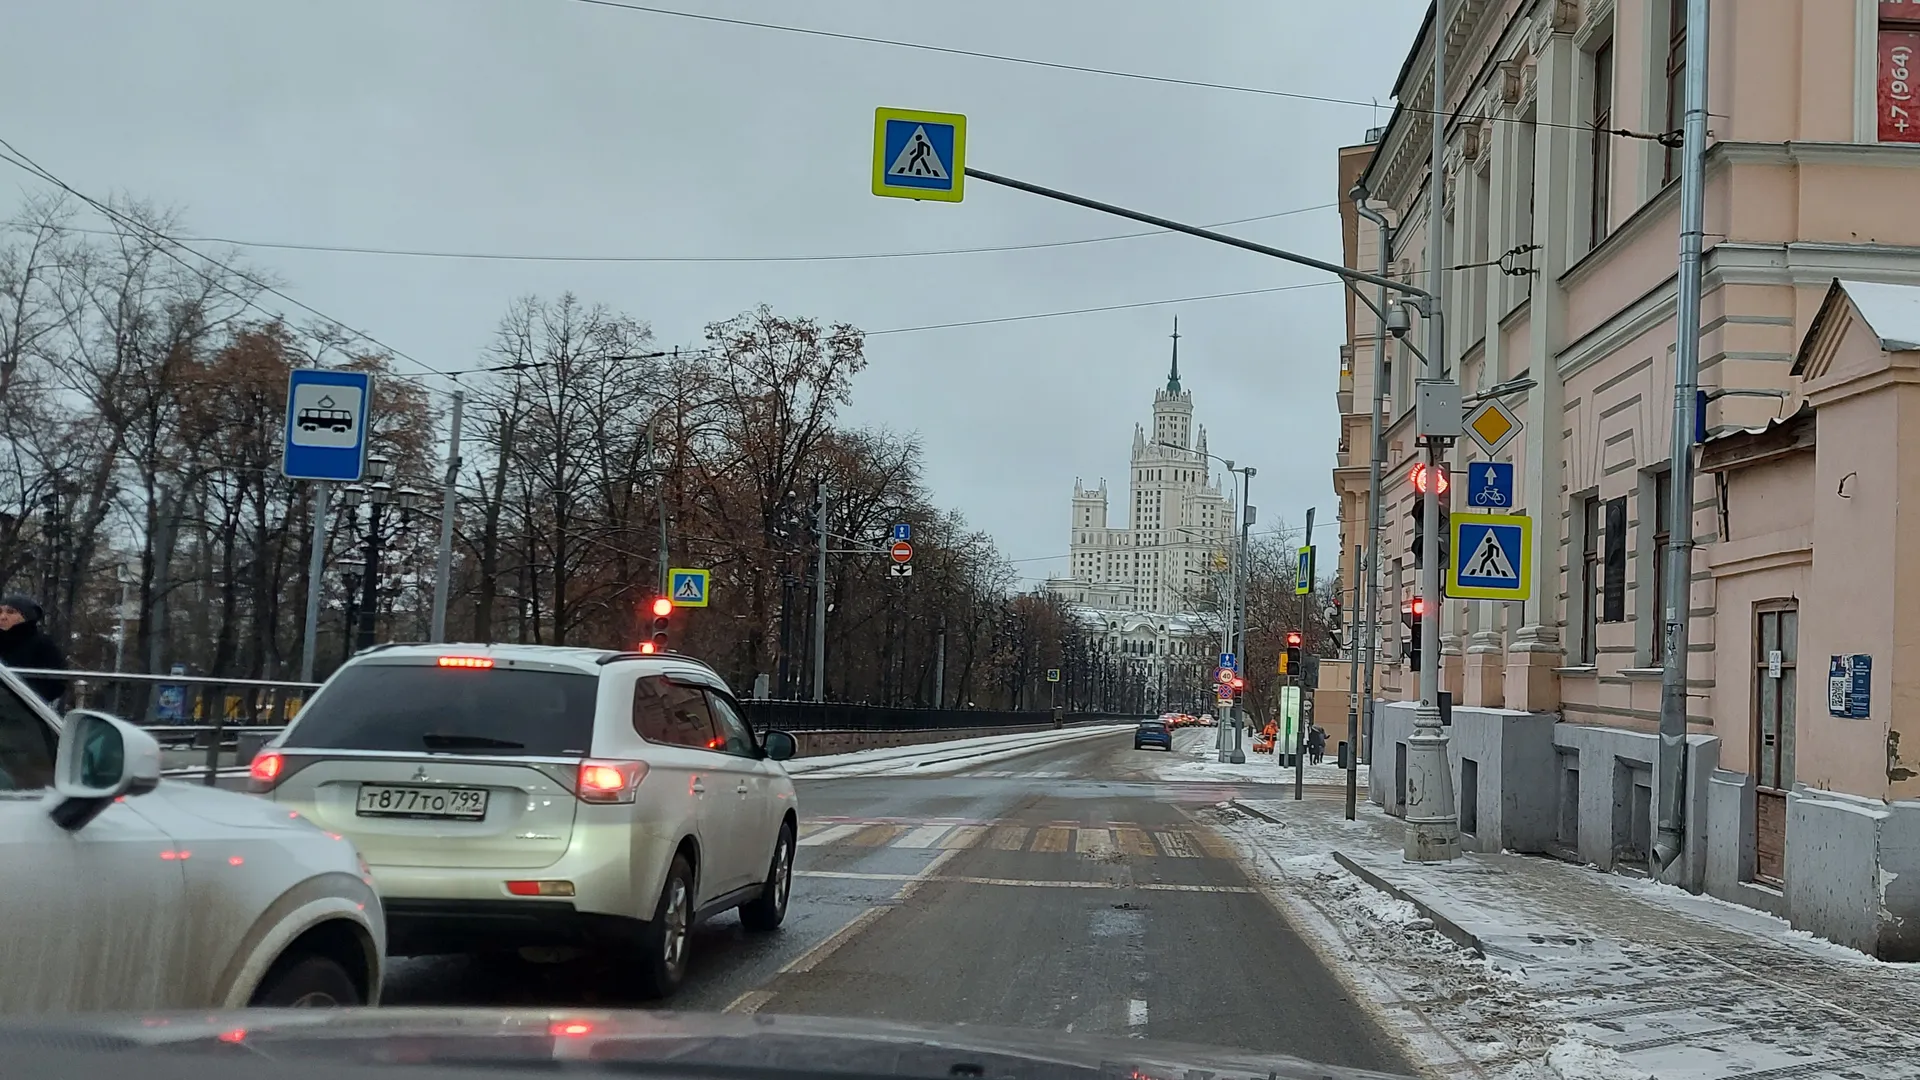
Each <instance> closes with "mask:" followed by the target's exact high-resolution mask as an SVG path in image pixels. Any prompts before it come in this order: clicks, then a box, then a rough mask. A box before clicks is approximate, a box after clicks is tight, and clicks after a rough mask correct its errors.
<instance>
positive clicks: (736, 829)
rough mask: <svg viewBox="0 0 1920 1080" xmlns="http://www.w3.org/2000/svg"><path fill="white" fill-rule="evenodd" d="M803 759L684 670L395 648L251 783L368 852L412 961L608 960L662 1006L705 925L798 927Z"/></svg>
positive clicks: (695, 670) (366, 663)
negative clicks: (524, 953) (482, 955)
mask: <svg viewBox="0 0 1920 1080" xmlns="http://www.w3.org/2000/svg"><path fill="white" fill-rule="evenodd" d="M794 749H795V747H794V740H793V737H792V736H791V735H788V734H787V733H785V732H781V731H771V732H768V733H767V738H766V742H765V744H764V745H763V744H762V743H761V742H759V741H758V740H756V739H755V738H754V734H753V731H752V729H751V728H750V727H749V726H748V725H747V724H746V723H745V722H744V721H743V720H742V719H741V717H740V709H739V705H738V703H737V702H736V701H735V700H734V698H733V696H732V694H731V693H730V692H729V691H728V689H727V685H726V683H725V682H724V681H723V680H722V679H721V678H720V676H719V675H717V674H715V673H714V672H713V670H712V669H711V668H709V667H707V666H706V665H704V664H702V663H700V662H699V661H697V660H692V659H689V658H686V657H681V656H674V655H657V656H656V655H642V654H639V653H623V652H610V651H606V650H601V649H576V648H560V647H554V646H536V645H392V646H385V647H381V648H376V649H372V650H369V651H367V652H363V653H360V654H359V655H357V656H355V657H354V658H353V659H352V660H351V661H349V662H348V663H347V664H346V666H344V667H342V668H341V669H340V670H339V671H338V672H336V673H335V674H334V676H333V677H332V678H331V679H329V680H327V683H326V685H324V686H322V687H321V688H320V690H319V691H317V692H316V693H315V694H314V696H313V699H312V700H311V701H309V702H307V704H306V706H305V707H304V708H303V709H301V711H300V714H299V716H297V717H296V718H295V719H294V721H293V723H292V724H291V725H290V726H289V727H288V728H287V730H286V731H285V732H283V733H282V734H281V736H280V737H279V738H278V739H275V740H274V741H273V742H272V743H271V744H269V745H268V746H267V747H266V748H265V749H263V750H262V751H261V752H260V754H259V755H258V756H257V757H255V758H254V761H253V766H252V770H251V772H252V777H251V783H252V787H253V790H255V791H256V792H260V793H262V794H265V795H266V796H267V797H268V798H271V799H273V800H275V801H276V802H279V803H281V804H283V805H286V806H288V807H290V808H292V809H296V810H298V811H300V812H301V813H302V814H304V815H306V816H307V817H309V818H311V819H313V820H314V821H315V822H317V823H319V824H320V825H322V826H324V827H325V828H328V829H332V830H335V831H337V832H339V833H341V834H343V835H345V836H346V837H348V838H349V839H351V840H352V841H353V842H354V844H355V845H356V846H357V847H358V848H359V849H360V852H361V853H362V854H363V855H364V856H365V857H366V859H367V861H368V862H369V863H370V864H371V865H372V867H373V877H374V884H375V887H376V888H378V889H379V891H380V894H381V897H382V899H383V900H384V902H385V906H386V913H387V927H388V937H389V950H390V951H391V952H392V953H394V954H395V955H401V956H406V955H420V954H430V953H447V952H479V951H493V950H510V949H517V948H524V947H530V946H531V947H538V946H560V947H566V946H612V947H617V948H623V949H628V950H631V953H632V956H633V959H634V960H635V964H634V971H635V973H636V976H637V981H638V984H639V985H638V987H637V989H638V990H639V991H640V992H641V993H644V994H648V995H651V996H664V995H666V994H668V993H671V992H672V991H673V989H674V988H675V987H676V986H678V985H679V983H680V981H681V979H682V978H683V977H684V976H685V974H686V970H687V941H688V930H689V929H690V928H691V926H692V925H693V923H694V922H695V921H697V920H699V919H702V918H705V917H707V916H710V915H713V914H717V913H719V912H723V911H727V910H730V909H734V908H738V909H739V911H740V920H741V922H742V923H744V924H745V925H746V927H747V929H749V930H757V931H766V930H772V929H774V928H776V927H778V926H779V925H780V923H781V920H783V919H784V918H785V917H786V912H787V896H788V892H789V889H790V886H791V884H792V873H793V850H794V838H795V836H797V835H798V830H799V815H798V807H797V805H796V803H795V800H794V792H793V783H792V781H791V780H789V779H788V778H787V773H786V770H785V769H784V768H783V767H782V766H781V765H780V764H779V763H780V761H782V760H785V759H786V758H789V757H791V756H793V753H794Z"/></svg>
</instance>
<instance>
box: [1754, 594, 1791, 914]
mask: <svg viewBox="0 0 1920 1080" xmlns="http://www.w3.org/2000/svg"><path fill="white" fill-rule="evenodd" d="M1799 625H1800V613H1799V610H1798V608H1797V606H1796V605H1794V604H1793V603H1791V602H1784V603H1770V604H1765V605H1762V606H1760V607H1759V608H1757V609H1756V610H1755V611H1754V674H1753V682H1754V686H1753V740H1752V742H1753V758H1754V760H1753V781H1754V807H1753V842H1754V850H1753V876H1754V878H1755V879H1757V880H1759V881H1764V882H1767V883H1768V884H1771V885H1774V886H1781V885H1784V884H1785V882H1786V862H1787V792H1789V791H1791V790H1792V789H1793V758H1794V697H1795V690H1796V688H1797V686H1798V682H1797V679H1798V672H1797V666H1798V665H1797V660H1798V657H1799V649H1798V646H1797V644H1796V640H1795V639H1796V638H1798V636H1799Z"/></svg>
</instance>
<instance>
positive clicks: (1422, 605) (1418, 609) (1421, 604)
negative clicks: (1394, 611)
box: [1413, 596, 1427, 616]
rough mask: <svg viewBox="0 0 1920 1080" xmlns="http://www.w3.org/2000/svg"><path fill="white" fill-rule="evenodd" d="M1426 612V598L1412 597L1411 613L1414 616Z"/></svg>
mask: <svg viewBox="0 0 1920 1080" xmlns="http://www.w3.org/2000/svg"><path fill="white" fill-rule="evenodd" d="M1426 613H1427V598H1426V597H1424V596H1416V597H1414V598H1413V614H1414V615H1415V616H1421V615H1425V614H1426Z"/></svg>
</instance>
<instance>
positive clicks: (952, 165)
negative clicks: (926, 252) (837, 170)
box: [873, 108, 967, 202]
mask: <svg viewBox="0 0 1920 1080" xmlns="http://www.w3.org/2000/svg"><path fill="white" fill-rule="evenodd" d="M966 169H967V118H966V117H964V116H962V115H960V114H959V113H937V112H919V111H916V110H913V109H887V108H880V109H875V110H874V112H873V193H874V194H875V195H884V196H886V197H888V198H893V199H931V200H933V201H935V202H959V201H960V196H961V190H962V186H963V184H964V182H965V180H966Z"/></svg>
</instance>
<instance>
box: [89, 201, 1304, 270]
mask: <svg viewBox="0 0 1920 1080" xmlns="http://www.w3.org/2000/svg"><path fill="white" fill-rule="evenodd" d="M1339 205H1340V204H1339V203H1337V202H1330V203H1321V204H1319V205H1317V206H1303V207H1299V208H1297V209H1293V210H1281V211H1278V212H1276V213H1271V214H1256V215H1254V216H1252V217H1243V218H1234V219H1232V220H1230V221H1221V222H1216V223H1214V224H1212V225H1208V226H1205V227H1206V228H1209V229H1219V228H1225V227H1226V226H1229V225H1245V224H1248V223H1251V222H1256V221H1271V220H1274V219H1276V218H1283V217H1291V216H1293V215H1296V214H1306V213H1312V212H1314V211H1319V210H1331V209H1333V208H1335V207H1337V206H1339ZM62 228H64V229H65V230H66V231H69V232H77V233H97V234H104V233H109V232H111V230H107V229H87V228H80V227H75V226H62ZM1172 235H1174V233H1173V230H1171V229H1145V230H1142V231H1140V232H1130V233H1115V234H1113V235H1110V236H1091V237H1086V238H1084V239H1080V240H1049V241H1042V242H1038V243H1029V244H996V245H990V246H982V247H959V248H928V249H919V250H906V251H869V252H844V253H831V254H824V255H548V254H539V253H524V252H486V251H444V250H434V249H430V248H382V247H362V246H356V245H351V244H319V243H306V242H297V241H278V240H243V239H236V238H234V237H227V236H212V235H208V236H181V237H177V238H176V239H178V240H181V241H185V242H191V243H204V244H226V245H228V246H231V247H243V248H261V249H267V250H275V251H309V252H327V253H335V254H348V255H382V256H391V257H396V258H414V259H458V260H471V261H481V262H538V263H607V264H647V263H677V264H702V263H814V262H861V261H870V260H883V259H918V258H928V257H932V256H945V255H984V254H995V253H1003V252H1015V251H1039V250H1043V249H1047V248H1068V247H1083V246H1086V245H1089V244H1105V243H1111V242H1112V241H1115V240H1134V239H1138V238H1141V237H1147V236H1172Z"/></svg>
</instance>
